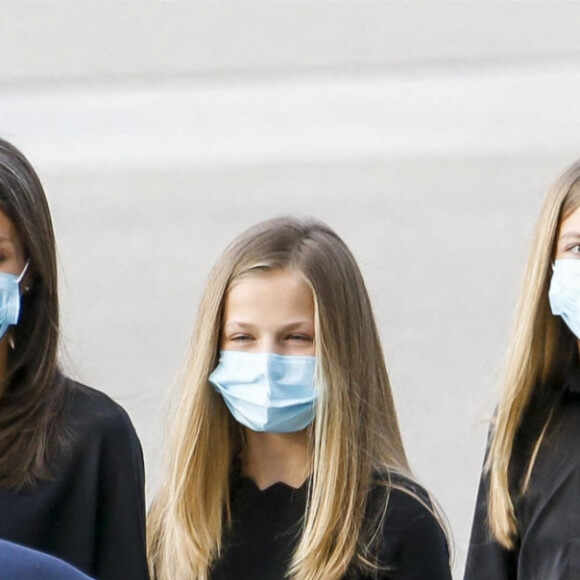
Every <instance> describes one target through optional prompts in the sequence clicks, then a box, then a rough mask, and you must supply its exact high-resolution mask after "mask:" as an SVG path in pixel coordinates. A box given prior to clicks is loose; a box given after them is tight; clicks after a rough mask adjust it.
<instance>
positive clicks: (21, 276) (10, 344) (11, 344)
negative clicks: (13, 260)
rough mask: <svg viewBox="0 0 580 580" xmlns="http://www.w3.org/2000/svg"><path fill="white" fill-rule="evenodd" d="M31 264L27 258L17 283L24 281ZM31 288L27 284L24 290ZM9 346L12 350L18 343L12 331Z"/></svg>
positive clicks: (9, 335)
mask: <svg viewBox="0 0 580 580" xmlns="http://www.w3.org/2000/svg"><path fill="white" fill-rule="evenodd" d="M29 265H30V260H26V264H24V268H22V272H20V276H18V278H17V279H16V283H17V284H20V282H21V281H22V278H24V275H25V274H26V271H27V270H28V266H29ZM29 290H30V286H25V287H24V288H23V291H24V292H28V291H29ZM8 346H9V347H10V348H11V349H12V350H15V349H16V344H15V343H14V337H13V336H12V333H11V332H9V333H8Z"/></svg>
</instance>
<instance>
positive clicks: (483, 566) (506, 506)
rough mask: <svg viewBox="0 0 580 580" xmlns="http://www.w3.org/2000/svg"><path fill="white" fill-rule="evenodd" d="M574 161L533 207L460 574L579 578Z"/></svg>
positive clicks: (494, 579) (578, 255)
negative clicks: (534, 221)
mask: <svg viewBox="0 0 580 580" xmlns="http://www.w3.org/2000/svg"><path fill="white" fill-rule="evenodd" d="M579 306H580V162H576V163H575V164H574V165H572V166H571V167H570V168H569V169H568V170H567V171H566V172H565V173H563V175H562V176H561V177H560V178H559V179H558V180H557V181H556V182H555V184H554V185H553V187H552V189H551V190H550V192H549V193H548V196H547V198H546V201H545V203H544V207H543V209H542V211H541V213H540V218H539V220H538V225H537V228H536V232H535V236H534V240H533V243H532V248H531V252H530V257H529V259H528V265H527V269H526V273H525V277H524V283H523V287H522V290H521V294H520V298H519V303H518V307H517V315H516V321H515V328H514V333H513V336H512V339H511V344H510V348H509V353H508V365H507V372H506V376H505V381H504V389H503V394H502V397H501V400H500V403H499V406H498V409H497V415H496V419H495V423H494V425H493V427H492V430H491V438H490V445H489V449H488V454H487V460H486V463H485V467H484V473H483V477H482V481H481V486H480V490H479V496H478V500H477V506H476V513H475V519H474V523H473V531H472V537H471V543H470V548H469V554H468V559H467V567H466V573H465V579H466V580H484V579H485V580H507V579H510V580H511V579H513V580H516V579H517V580H535V579H538V580H560V579H561V580H564V579H568V578H580V517H579V512H580V486H579V485H578V476H579V474H580V444H579V443H580V365H579V356H578V352H579V351H578V349H579V344H580V343H579V337H580V308H579Z"/></svg>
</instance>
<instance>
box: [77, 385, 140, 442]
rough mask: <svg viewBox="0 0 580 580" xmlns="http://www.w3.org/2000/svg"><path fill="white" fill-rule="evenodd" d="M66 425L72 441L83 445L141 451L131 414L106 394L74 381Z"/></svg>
mask: <svg viewBox="0 0 580 580" xmlns="http://www.w3.org/2000/svg"><path fill="white" fill-rule="evenodd" d="M67 415H68V420H67V423H68V425H69V427H70V428H71V431H72V433H73V434H74V435H73V439H74V440H76V441H77V442H82V443H83V444H85V443H89V442H93V443H98V444H99V445H103V444H105V445H106V444H108V443H111V444H113V445H115V446H116V447H118V446H120V445H121V446H122V445H125V446H129V447H135V448H139V449H140V443H139V440H138V438H137V433H136V432H135V428H134V427H133V424H132V422H131V419H130V418H129V415H128V414H127V412H126V411H125V409H123V407H121V405H119V404H118V403H116V402H115V401H113V399H111V398H110V397H109V396H108V395H106V394H105V393H103V392H101V391H98V390H96V389H93V388H91V387H87V386H86V385H82V384H81V383H77V382H74V381H70V384H69V404H68V413H67Z"/></svg>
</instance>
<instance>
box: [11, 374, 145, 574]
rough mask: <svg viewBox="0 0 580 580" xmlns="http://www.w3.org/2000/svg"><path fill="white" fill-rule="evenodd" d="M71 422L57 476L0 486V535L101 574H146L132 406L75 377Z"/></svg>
mask: <svg viewBox="0 0 580 580" xmlns="http://www.w3.org/2000/svg"><path fill="white" fill-rule="evenodd" d="M66 422H67V425H68V427H69V429H70V431H71V436H72V438H71V441H72V442H71V446H70V450H69V451H68V452H67V453H66V454H63V456H62V457H61V458H60V459H59V461H58V462H57V464H56V465H55V469H54V473H53V474H54V479H53V480H50V481H43V482H41V483H39V484H37V485H36V487H34V488H33V489H29V490H22V491H14V490H7V489H0V538H3V539H5V540H10V541H12V542H15V543H17V544H22V545H25V546H28V547H30V548H34V549H36V550H40V551H41V552H47V553H48V554H52V555H54V556H57V557H58V558H61V559H63V560H65V561H66V562H69V563H71V564H72V565H73V566H75V567H76V568H78V569H79V570H82V571H83V572H85V573H86V574H88V575H89V576H93V577H95V578H97V579H98V580H142V579H147V578H148V572H147V561H146V547H145V501H144V473H143V455H142V451H141V445H140V444H139V440H138V439H137V435H136V433H135V430H134V428H133V425H132V424H131V421H130V420H129V417H128V415H127V413H126V412H125V411H124V410H123V409H122V408H121V407H120V406H119V405H117V404H116V403H114V402H113V401H112V400H111V399H110V398H109V397H107V396H106V395H105V394H103V393H100V392H99V391H95V390H93V389H89V388H88V387H84V386H82V385H78V384H74V385H73V388H72V389H71V400H70V402H69V404H68V406H67V410H66Z"/></svg>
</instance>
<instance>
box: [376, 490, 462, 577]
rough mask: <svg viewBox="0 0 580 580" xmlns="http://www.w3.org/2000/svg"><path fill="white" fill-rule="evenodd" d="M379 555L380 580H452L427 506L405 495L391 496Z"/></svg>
mask: <svg viewBox="0 0 580 580" xmlns="http://www.w3.org/2000/svg"><path fill="white" fill-rule="evenodd" d="M423 493H424V492H423ZM422 495H423V494H420V495H419V497H421V496H422ZM425 496H426V494H425ZM421 499H422V498H421ZM427 502H428V499H427ZM427 505H429V504H428V503H427ZM382 552H383V553H382V555H381V558H380V559H381V561H382V562H383V563H385V565H386V566H387V569H386V570H385V571H384V572H383V573H382V574H380V575H379V579H380V580H451V567H450V564H449V549H448V546H447V539H446V537H445V533H444V531H443V529H442V528H441V525H440V524H439V522H438V521H437V519H436V518H435V516H434V515H433V513H432V512H431V510H430V509H429V508H428V507H426V506H425V505H423V504H422V502H421V501H419V500H418V499H417V498H416V497H413V496H412V495H410V494H408V493H406V492H403V491H400V490H392V491H391V493H390V498H389V503H388V506H387V515H386V518H385V526H384V537H383V550H382Z"/></svg>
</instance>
